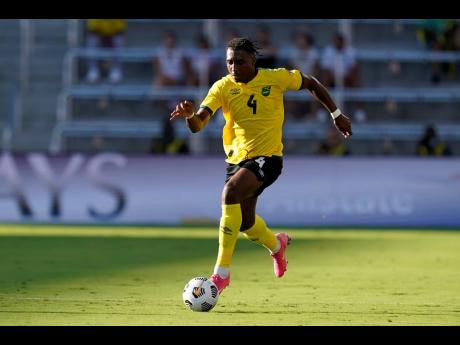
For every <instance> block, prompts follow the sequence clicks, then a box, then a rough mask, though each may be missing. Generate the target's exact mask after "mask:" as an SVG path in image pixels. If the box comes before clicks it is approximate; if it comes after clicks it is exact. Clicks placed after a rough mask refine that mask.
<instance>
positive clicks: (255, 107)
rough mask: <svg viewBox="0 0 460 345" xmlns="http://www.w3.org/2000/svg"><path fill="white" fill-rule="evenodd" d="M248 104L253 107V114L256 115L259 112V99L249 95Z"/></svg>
mask: <svg viewBox="0 0 460 345" xmlns="http://www.w3.org/2000/svg"><path fill="white" fill-rule="evenodd" d="M247 105H248V107H250V108H252V114H253V115H255V114H256V112H257V101H256V100H255V99H254V95H251V96H250V97H249V99H248V103H247Z"/></svg>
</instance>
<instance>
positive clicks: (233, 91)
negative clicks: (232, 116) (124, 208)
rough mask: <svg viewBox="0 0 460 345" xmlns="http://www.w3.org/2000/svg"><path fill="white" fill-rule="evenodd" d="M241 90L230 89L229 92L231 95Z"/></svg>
mask: <svg viewBox="0 0 460 345" xmlns="http://www.w3.org/2000/svg"><path fill="white" fill-rule="evenodd" d="M240 92H241V90H240V89H236V88H235V89H230V94H231V95H238V94H239V93H240Z"/></svg>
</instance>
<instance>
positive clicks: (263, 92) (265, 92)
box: [262, 86, 272, 96]
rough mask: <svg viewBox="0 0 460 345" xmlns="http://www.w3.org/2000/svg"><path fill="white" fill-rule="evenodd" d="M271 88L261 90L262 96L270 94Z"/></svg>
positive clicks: (266, 87)
mask: <svg viewBox="0 0 460 345" xmlns="http://www.w3.org/2000/svg"><path fill="white" fill-rule="evenodd" d="M271 88H272V87H271V86H264V87H263V88H262V95H263V96H268V95H269V94H270V89H271Z"/></svg>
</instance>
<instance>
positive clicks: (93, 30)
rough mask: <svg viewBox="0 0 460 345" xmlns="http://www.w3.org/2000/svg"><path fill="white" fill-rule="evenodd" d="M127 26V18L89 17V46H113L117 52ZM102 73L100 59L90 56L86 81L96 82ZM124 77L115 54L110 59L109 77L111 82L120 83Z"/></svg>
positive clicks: (87, 44) (87, 22) (87, 23)
mask: <svg viewBox="0 0 460 345" xmlns="http://www.w3.org/2000/svg"><path fill="white" fill-rule="evenodd" d="M126 26H127V22H126V19H88V20H87V21H86V29H87V36H86V46H87V48H103V47H104V48H113V49H114V51H115V52H116V50H117V49H119V48H121V46H122V45H123V35H124V32H125V30H126ZM100 74H101V73H100V68H99V63H98V60H97V59H95V58H89V59H88V70H87V73H86V81H87V82H88V83H95V82H97V81H99V79H100ZM122 78H123V73H122V69H121V61H120V59H119V57H118V56H117V55H115V56H114V58H113V59H112V60H111V61H110V71H109V75H108V79H109V81H110V82H111V83H118V82H120V81H121V80H122Z"/></svg>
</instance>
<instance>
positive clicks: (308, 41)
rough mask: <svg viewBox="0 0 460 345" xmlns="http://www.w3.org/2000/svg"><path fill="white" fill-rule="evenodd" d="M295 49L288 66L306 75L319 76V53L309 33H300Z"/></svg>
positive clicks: (295, 41)
mask: <svg viewBox="0 0 460 345" xmlns="http://www.w3.org/2000/svg"><path fill="white" fill-rule="evenodd" d="M294 43H295V45H294V49H293V50H292V52H291V54H290V56H289V58H288V66H289V67H290V68H296V69H298V70H300V71H301V72H302V73H304V74H311V75H313V76H319V74H320V68H319V51H318V49H317V48H316V47H315V43H314V40H313V37H312V36H311V35H310V34H309V33H308V32H299V33H297V34H296V36H295V39H294Z"/></svg>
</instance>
